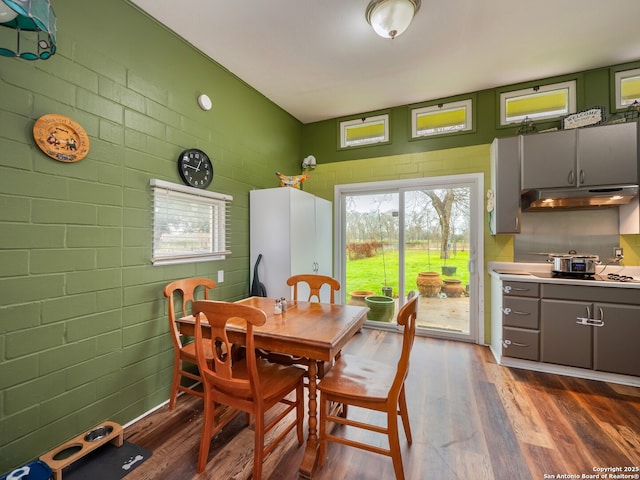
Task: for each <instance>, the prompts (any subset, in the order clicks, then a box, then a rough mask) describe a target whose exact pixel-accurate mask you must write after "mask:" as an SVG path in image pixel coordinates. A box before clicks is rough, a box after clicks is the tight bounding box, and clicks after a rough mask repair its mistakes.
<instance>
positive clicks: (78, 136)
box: [33, 114, 89, 163]
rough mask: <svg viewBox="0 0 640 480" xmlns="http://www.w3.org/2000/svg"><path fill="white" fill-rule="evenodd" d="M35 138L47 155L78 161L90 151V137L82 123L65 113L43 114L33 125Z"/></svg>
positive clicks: (61, 160)
mask: <svg viewBox="0 0 640 480" xmlns="http://www.w3.org/2000/svg"><path fill="white" fill-rule="evenodd" d="M33 138H34V139H35V140H36V143H37V144H38V147H40V150H42V151H43V152H44V153H46V154H47V156H49V157H51V158H53V159H54V160H58V161H59V162H66V163H71V162H77V161H79V160H82V159H83V158H84V157H86V156H87V153H89V137H88V136H87V132H85V131H84V128H82V127H81V126H80V124H79V123H78V122H76V121H74V120H72V119H71V118H69V117H65V116H64V115H55V114H49V115H43V116H42V117H40V118H39V119H38V120H37V121H36V123H35V125H34V126H33Z"/></svg>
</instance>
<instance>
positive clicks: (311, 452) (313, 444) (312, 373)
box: [299, 361, 318, 478]
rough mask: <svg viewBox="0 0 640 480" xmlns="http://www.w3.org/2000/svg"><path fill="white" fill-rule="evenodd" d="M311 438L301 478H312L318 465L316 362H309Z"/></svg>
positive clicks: (301, 465) (308, 439) (305, 453)
mask: <svg viewBox="0 0 640 480" xmlns="http://www.w3.org/2000/svg"><path fill="white" fill-rule="evenodd" d="M308 375H309V436H308V437H307V445H306V448H305V452H304V457H303V458H302V463H301V464H300V471H299V473H300V477H302V478H311V476H312V475H313V472H314V470H315V468H316V466H317V464H318V431H317V427H318V402H317V400H316V395H317V393H316V392H317V382H318V364H317V362H315V361H311V362H309V370H308Z"/></svg>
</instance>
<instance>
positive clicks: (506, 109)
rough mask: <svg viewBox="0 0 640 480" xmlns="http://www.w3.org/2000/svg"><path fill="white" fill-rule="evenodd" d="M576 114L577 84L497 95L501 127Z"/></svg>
mask: <svg viewBox="0 0 640 480" xmlns="http://www.w3.org/2000/svg"><path fill="white" fill-rule="evenodd" d="M575 111H576V82H575V80H571V81H568V82H562V83H554V84H550V85H541V86H539V87H532V88H525V89H523V90H515V91H512V92H504V93H501V94H500V125H509V124H511V123H518V122H522V121H523V120H525V119H529V120H544V119H550V118H557V117H561V116H563V115H569V114H570V113H575Z"/></svg>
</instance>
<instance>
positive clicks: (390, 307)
mask: <svg viewBox="0 0 640 480" xmlns="http://www.w3.org/2000/svg"><path fill="white" fill-rule="evenodd" d="M364 301H365V303H366V305H367V307H369V313H368V314H367V318H368V319H369V320H374V321H376V322H390V321H391V319H392V318H393V313H394V311H395V307H396V303H395V301H394V300H393V298H391V297H387V296H385V295H370V296H368V297H365V299H364Z"/></svg>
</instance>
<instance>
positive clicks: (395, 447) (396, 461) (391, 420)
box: [387, 408, 404, 480]
mask: <svg viewBox="0 0 640 480" xmlns="http://www.w3.org/2000/svg"><path fill="white" fill-rule="evenodd" d="M387 422H388V423H387V428H388V434H389V450H390V451H391V459H392V460H393V470H394V471H395V473H396V480H404V468H403V467H402V452H401V451H400V436H399V435H398V411H397V408H394V409H393V411H392V410H391V408H389V410H388V411H387Z"/></svg>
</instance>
